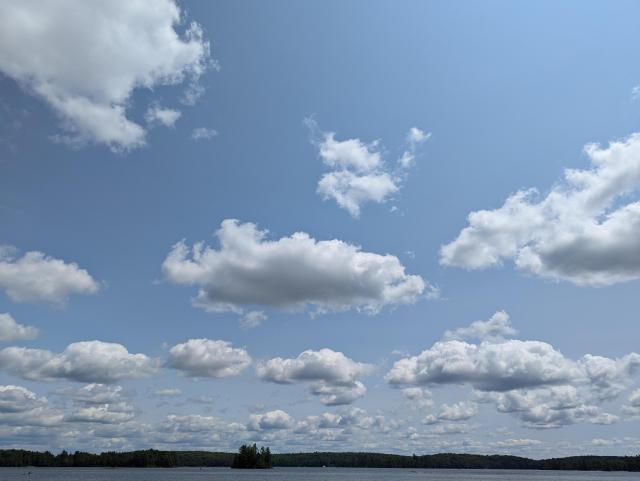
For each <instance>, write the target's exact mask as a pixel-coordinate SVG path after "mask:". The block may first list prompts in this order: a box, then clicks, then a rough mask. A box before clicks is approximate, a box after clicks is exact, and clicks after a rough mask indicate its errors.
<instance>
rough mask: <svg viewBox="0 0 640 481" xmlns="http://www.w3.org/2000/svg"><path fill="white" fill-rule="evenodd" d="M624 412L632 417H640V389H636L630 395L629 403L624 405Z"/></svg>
mask: <svg viewBox="0 0 640 481" xmlns="http://www.w3.org/2000/svg"><path fill="white" fill-rule="evenodd" d="M622 413H623V414H624V415H625V416H628V417H631V418H639V417H640V389H636V390H635V391H633V392H632V393H631V394H630V395H629V399H628V401H627V404H625V405H623V406H622Z"/></svg>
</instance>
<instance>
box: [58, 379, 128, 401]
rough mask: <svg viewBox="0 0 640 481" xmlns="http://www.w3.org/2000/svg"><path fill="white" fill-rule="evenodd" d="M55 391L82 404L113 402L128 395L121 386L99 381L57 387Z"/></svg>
mask: <svg viewBox="0 0 640 481" xmlns="http://www.w3.org/2000/svg"><path fill="white" fill-rule="evenodd" d="M55 393H56V394H58V395H60V396H64V397H66V398H69V399H72V400H74V401H77V402H79V403H84V404H113V403H118V402H121V401H122V400H123V399H126V398H127V397H128V395H127V394H126V393H125V390H124V389H123V388H122V386H110V385H106V384H100V383H91V384H87V385H86V386H82V387H81V388H65V389H59V390H58V391H56V392H55Z"/></svg>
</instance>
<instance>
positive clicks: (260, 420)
mask: <svg viewBox="0 0 640 481" xmlns="http://www.w3.org/2000/svg"><path fill="white" fill-rule="evenodd" d="M292 426H293V418H292V417H291V416H290V415H289V414H288V413H286V412H284V411H282V410H280V409H277V410H275V411H269V412H267V413H264V414H252V415H251V416H249V422H248V423H247V429H249V430H251V431H264V430H271V429H289V428H291V427H292Z"/></svg>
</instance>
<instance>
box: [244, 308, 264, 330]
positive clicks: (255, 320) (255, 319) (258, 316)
mask: <svg viewBox="0 0 640 481" xmlns="http://www.w3.org/2000/svg"><path fill="white" fill-rule="evenodd" d="M267 319H268V316H267V315H266V314H265V313H264V311H249V312H247V313H246V314H245V315H244V316H242V318H241V319H240V327H242V328H243V329H253V328H254V327H258V326H259V325H260V324H262V322H263V321H266V320H267Z"/></svg>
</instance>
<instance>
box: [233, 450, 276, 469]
mask: <svg viewBox="0 0 640 481" xmlns="http://www.w3.org/2000/svg"><path fill="white" fill-rule="evenodd" d="M231 467H232V468H234V469H271V468H272V467H273V466H272V462H271V450H270V449H269V448H266V449H265V447H264V446H262V447H261V448H260V450H258V446H256V445H255V444H254V445H253V446H251V445H249V444H243V445H242V446H240V449H239V450H238V454H236V455H235V457H234V458H233V464H232V465H231Z"/></svg>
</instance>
